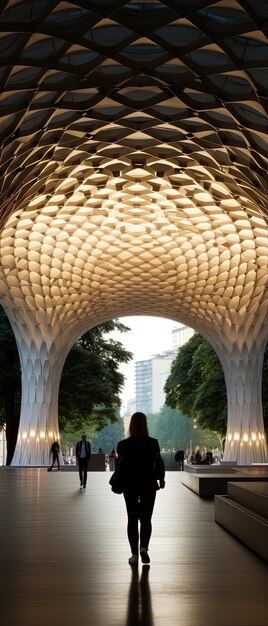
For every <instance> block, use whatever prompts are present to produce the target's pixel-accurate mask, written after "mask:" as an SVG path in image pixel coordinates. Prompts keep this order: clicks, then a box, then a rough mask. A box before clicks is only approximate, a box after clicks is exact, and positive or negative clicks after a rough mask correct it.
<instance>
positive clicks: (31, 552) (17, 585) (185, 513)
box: [0, 469, 268, 626]
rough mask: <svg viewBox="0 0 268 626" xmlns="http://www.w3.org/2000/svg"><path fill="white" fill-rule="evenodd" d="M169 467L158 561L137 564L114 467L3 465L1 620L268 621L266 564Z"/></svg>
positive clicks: (150, 624)
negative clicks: (82, 475)
mask: <svg viewBox="0 0 268 626" xmlns="http://www.w3.org/2000/svg"><path fill="white" fill-rule="evenodd" d="M180 477H181V474H180V473H179V472H169V473H167V486H166V489H165V490H164V491H161V492H159V493H158V494H157V502H156V506H155V512H154V518H153V536H152V540H151V544H150V556H151V566H150V567H149V568H148V567H142V565H141V564H139V567H138V568H134V569H133V568H131V567H130V566H129V565H128V557H129V547H128V542H127V537H126V513H125V506H124V500H123V497H122V496H117V495H114V494H113V493H112V492H111V491H110V487H109V485H108V479H109V473H100V472H96V473H90V474H89V475H88V486H87V489H86V491H80V490H79V481H78V474H77V473H76V472H57V471H55V472H51V473H47V472H46V471H45V470H44V469H2V470H0V502H1V517H0V537H1V550H0V562H1V568H0V590H1V602H0V623H1V626H50V625H53V626H73V625H74V624H77V625H79V626H177V625H178V626H179V625H182V626H208V624H211V625H212V626H214V625H215V626H268V567H267V565H266V564H265V563H264V562H263V561H262V560H261V559H259V558H258V557H257V556H255V555H254V554H253V553H251V552H250V551H249V550H248V549H247V548H246V547H244V546H243V545H242V544H240V543H239V542H238V541H237V540H236V539H234V538H233V537H232V536H231V535H229V534H228V533H227V532H226V531H225V530H223V529H222V528H221V527H220V526H218V525H217V524H216V523H215V522H214V503H213V501H205V500H202V499H200V498H199V497H198V496H197V495H195V494H194V493H192V492H191V491H190V490H188V489H187V488H186V487H184V486H183V485H181V484H180Z"/></svg>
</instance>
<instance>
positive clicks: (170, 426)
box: [148, 405, 221, 452]
mask: <svg viewBox="0 0 268 626" xmlns="http://www.w3.org/2000/svg"><path fill="white" fill-rule="evenodd" d="M148 425H149V430H150V435H151V436H152V437H155V438H156V439H158V441H159V445H160V448H161V449H167V450H177V449H178V447H180V446H181V447H182V448H183V449H184V450H185V452H186V451H189V448H190V442H191V444H192V448H193V449H194V448H195V447H196V446H200V447H201V448H204V447H208V448H218V447H221V445H220V441H219V438H218V436H217V435H216V434H215V433H214V432H211V431H210V430H202V429H200V428H198V427H197V425H196V423H195V422H194V421H193V420H191V419H189V418H188V417H185V416H184V415H183V414H182V413H181V411H180V410H179V409H171V408H170V407H168V406H166V405H164V406H163V407H162V409H161V410H160V411H159V413H155V414H153V415H149V416H148Z"/></svg>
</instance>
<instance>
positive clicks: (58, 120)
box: [0, 0, 268, 335]
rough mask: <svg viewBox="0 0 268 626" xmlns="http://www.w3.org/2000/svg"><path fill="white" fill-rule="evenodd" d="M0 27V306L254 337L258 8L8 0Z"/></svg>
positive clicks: (266, 18)
mask: <svg viewBox="0 0 268 626" xmlns="http://www.w3.org/2000/svg"><path fill="white" fill-rule="evenodd" d="M0 31H1V35H0V87H1V90H0V91H1V95H0V116H1V121H0V143H1V146H2V150H1V172H0V185H1V226H2V237H1V256H2V268H1V276H2V283H1V288H0V293H1V297H2V302H3V303H4V305H5V306H6V308H7V309H9V310H10V311H11V310H12V311H13V314H14V316H15V317H16V316H17V317H18V316H19V313H18V311H24V315H26V313H25V310H26V309H28V310H29V311H31V313H32V314H34V315H35V317H36V319H37V320H39V322H40V320H43V322H44V323H45V320H46V323H48V320H49V323H50V324H52V321H53V319H54V318H55V317H56V318H57V319H59V318H60V321H61V324H65V325H68V324H70V325H72V326H73V332H74V334H75V333H76V334H77V333H78V332H81V330H83V329H84V330H86V329H87V327H88V326H89V325H90V323H92V324H93V323H97V321H101V320H102V319H107V318H109V317H113V316H115V315H127V314H135V313H141V314H146V313H147V314H158V315H163V316H171V317H173V318H174V319H176V318H177V319H180V320H181V321H184V322H185V323H188V324H189V325H192V326H194V327H195V328H197V329H201V330H203V331H206V328H207V329H208V328H209V326H210V325H211V324H212V323H213V326H214V329H215V331H216V332H217V334H218V335H219V334H220V333H223V334H225V335H227V334H228V333H230V329H231V328H232V327H233V326H235V328H236V329H237V328H239V327H241V328H242V326H244V328H245V335H246V334H248V331H249V328H250V326H251V327H254V326H255V325H256V315H258V319H259V320H260V321H259V327H258V329H257V330H256V333H257V332H259V329H260V326H261V325H262V324H263V323H264V319H265V312H266V311H267V299H266V298H267V294H266V291H265V287H266V283H267V250H268V248H267V217H268V209H267V206H268V202H267V187H268V176H267V165H268V134H267V130H268V2H265V1H263V0H240V1H238V0H237V1H235V0H221V1H219V2H210V1H208V0H163V1H162V2H160V1H150V0H147V1H145V2H139V0H134V1H130V2H126V1H125V0H118V1H116V0H96V1H90V2H89V1H86V0H84V1H80V2H75V3H71V2H59V1H55V0H49V1H48V0H34V1H31V2H29V1H24V2H21V1H16V0H10V1H6V2H5V1H4V2H1V14H0ZM245 319H246V320H247V325H246V326H245ZM96 320H97V321H96ZM78 327H79V330H78ZM253 334H254V333H253Z"/></svg>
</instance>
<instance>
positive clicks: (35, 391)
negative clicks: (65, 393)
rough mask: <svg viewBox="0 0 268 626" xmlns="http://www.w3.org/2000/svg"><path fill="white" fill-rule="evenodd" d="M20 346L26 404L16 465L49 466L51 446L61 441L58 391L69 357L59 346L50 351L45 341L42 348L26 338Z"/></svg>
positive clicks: (41, 344)
mask: <svg viewBox="0 0 268 626" xmlns="http://www.w3.org/2000/svg"><path fill="white" fill-rule="evenodd" d="M18 346H19V353H20V361H21V370H22V371H21V375H22V401H21V415H20V425H19V431H18V438H17V445H16V449H15V453H14V456H13V460H12V465H14V466H17V465H21V466H25V465H48V464H49V461H50V448H51V444H52V442H53V441H55V440H58V439H59V428H58V392H59V383H60V376H61V372H62V366H63V363H64V358H65V354H64V357H63V355H62V354H61V355H60V353H59V352H57V350H56V346H55V343H52V344H51V346H50V347H49V348H48V345H47V343H46V342H45V340H43V341H42V342H41V343H39V346H38V348H37V346H36V345H35V343H34V342H33V341H29V343H28V345H27V343H26V342H25V341H24V340H23V339H21V342H18ZM64 352H65V351H64ZM59 355H60V356H59ZM61 357H62V358H61Z"/></svg>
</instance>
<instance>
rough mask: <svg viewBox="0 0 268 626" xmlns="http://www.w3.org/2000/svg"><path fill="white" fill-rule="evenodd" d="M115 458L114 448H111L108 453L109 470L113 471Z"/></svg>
mask: <svg viewBox="0 0 268 626" xmlns="http://www.w3.org/2000/svg"><path fill="white" fill-rule="evenodd" d="M115 460H116V451H115V449H114V448H112V450H111V452H110V454H109V469H110V471H111V472H114V470H115Z"/></svg>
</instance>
